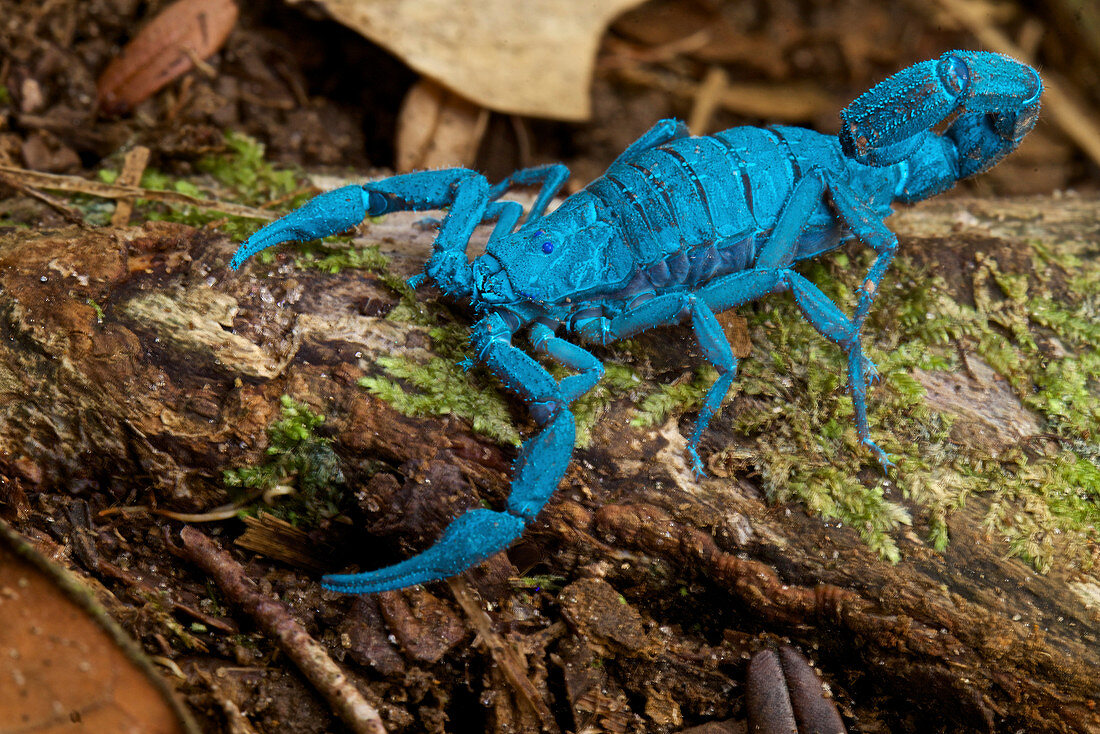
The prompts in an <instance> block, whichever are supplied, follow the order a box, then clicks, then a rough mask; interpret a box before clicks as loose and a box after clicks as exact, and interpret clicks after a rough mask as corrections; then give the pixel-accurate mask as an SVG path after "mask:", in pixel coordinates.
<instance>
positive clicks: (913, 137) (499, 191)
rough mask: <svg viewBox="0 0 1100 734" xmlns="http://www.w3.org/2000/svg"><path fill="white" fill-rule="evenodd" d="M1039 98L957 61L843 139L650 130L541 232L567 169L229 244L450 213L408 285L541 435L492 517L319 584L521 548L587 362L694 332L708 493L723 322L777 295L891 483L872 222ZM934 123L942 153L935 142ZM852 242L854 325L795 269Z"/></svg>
mask: <svg viewBox="0 0 1100 734" xmlns="http://www.w3.org/2000/svg"><path fill="white" fill-rule="evenodd" d="M1041 94H1042V84H1041V82H1040V80H1039V76H1038V74H1036V73H1035V71H1034V70H1032V69H1031V68H1029V67H1027V66H1025V65H1024V64H1020V63H1018V62H1016V61H1013V60H1012V59H1009V58H1007V57H1004V56H999V55H997V54H990V53H981V52H973V51H952V52H951V53H948V54H944V55H943V56H941V57H940V58H939V59H934V60H931V61H925V62H923V63H920V64H917V65H915V66H913V67H910V68H909V69H905V70H903V71H901V72H899V73H897V74H895V75H893V76H891V77H890V78H888V79H887V80H886V81H884V82H882V83H881V84H878V85H877V86H875V87H874V88H873V89H872V90H870V91H869V92H866V93H865V94H863V95H861V96H860V97H859V98H857V99H856V100H855V101H854V102H852V104H851V105H849V106H848V108H846V109H845V110H844V112H843V113H842V117H843V120H844V126H843V129H842V131H841V134H840V136H839V137H837V136H829V135H823V134H820V133H817V132H814V131H812V130H805V129H802V128H796V127H784V126H775V127H768V128H756V127H738V128H733V129H731V130H723V131H721V132H718V133H715V134H714V135H704V136H698V137H692V136H689V135H688V134H687V130H686V128H685V127H684V125H683V124H682V123H680V122H678V121H676V120H662V121H660V122H658V123H657V124H655V125H654V126H653V127H652V128H651V129H650V130H649V132H647V133H645V134H644V135H642V136H641V137H640V138H639V139H638V140H636V141H635V142H634V143H633V144H631V145H630V146H629V147H628V148H627V149H626V150H625V151H624V152H623V153H622V155H620V156H619V157H618V158H616V159H615V161H614V162H613V163H612V164H611V166H609V167H608V169H607V171H606V172H605V173H604V175H602V176H600V177H599V178H597V179H596V180H595V181H592V182H591V183H589V184H588V185H587V186H586V187H585V188H584V189H582V190H580V191H578V192H576V193H574V194H572V195H571V196H569V197H567V198H566V199H565V201H564V202H562V203H561V205H560V206H559V207H558V208H557V209H555V210H554V211H553V212H550V213H548V214H547V213H545V211H546V209H547V207H548V205H549V202H550V200H551V199H552V198H553V196H554V194H555V193H556V192H557V191H558V190H559V188H560V187H561V185H562V183H563V182H564V181H565V179H566V177H567V176H568V171H567V170H566V169H565V167H564V166H562V165H560V164H558V165H550V166H541V167H538V168H529V169H525V170H522V171H517V172H516V173H514V174H512V175H511V176H509V177H508V178H506V179H505V180H504V181H502V182H500V183H499V184H497V185H495V186H490V185H489V184H488V182H487V181H486V179H485V177H484V176H482V175H481V174H479V173H477V172H475V171H469V170H465V169H447V170H441V171H423V172H419V173H411V174H404V175H401V176H395V177H393V178H388V179H383V180H381V181H374V182H371V183H368V184H366V185H364V186H361V187H357V186H348V187H345V188H342V189H338V190H337V191H334V192H331V193H328V194H322V195H321V196H319V197H317V198H316V199H314V200H313V201H312V202H310V203H308V204H307V205H306V206H304V207H302V208H301V209H299V210H298V211H296V212H293V213H291V214H289V215H287V216H286V217H284V218H283V219H282V220H279V221H277V222H274V223H272V224H269V225H268V226H266V227H264V228H263V229H261V230H260V231H259V232H257V233H256V234H254V235H253V236H252V237H250V238H248V240H247V241H245V242H244V243H243V244H242V245H241V247H240V250H239V251H238V252H237V254H236V255H235V256H234V258H233V260H232V262H231V265H232V266H233V267H238V266H239V265H240V264H241V263H242V262H243V261H244V260H245V259H246V258H247V257H248V256H250V255H252V254H254V253H255V252H258V251H259V250H261V249H263V248H264V247H267V246H269V245H273V244H275V243H277V242H279V241H282V240H302V239H312V238H314V237H319V236H323V235H325V234H331V233H334V232H337V231H340V230H343V229H346V228H348V227H350V226H352V225H354V224H356V223H357V222H358V221H359V220H360V219H361V218H362V217H364V216H368V215H376V214H382V213H385V212H389V211H397V210H432V209H440V208H446V209H447V214H446V216H445V217H444V218H443V221H442V222H441V224H440V229H439V233H438V235H437V237H436V240H435V243H434V244H433V248H432V255H431V257H430V258H429V260H428V262H427V263H426V264H425V268H424V274H423V275H422V276H418V277H417V278H415V279H414V281H416V282H419V280H420V279H422V278H423V277H430V278H432V279H433V280H434V281H435V282H436V283H437V284H438V285H439V286H440V287H441V288H442V289H443V290H444V291H445V292H446V293H447V294H449V295H451V296H453V297H457V298H460V299H463V300H465V301H466V302H468V303H470V304H471V305H472V306H473V307H474V310H475V311H476V313H477V314H478V321H477V323H476V324H475V325H474V327H473V333H472V334H471V339H470V342H471V345H472V346H473V349H474V355H473V356H474V358H475V359H476V360H477V361H479V362H481V363H482V364H484V365H486V366H487V367H488V368H489V370H490V371H491V372H492V373H493V375H494V376H496V377H497V378H498V379H499V380H500V381H501V382H502V383H503V384H504V386H505V387H507V388H508V390H510V391H511V392H513V393H515V394H516V395H517V396H518V397H519V398H520V399H521V400H522V401H523V402H524V404H525V405H526V406H527V407H528V409H529V410H530V412H531V416H532V417H533V418H534V420H535V423H536V424H537V425H538V426H539V429H538V433H537V434H536V435H535V436H534V437H533V438H530V439H528V440H527V441H526V442H525V443H524V444H523V446H522V447H521V449H520V451H519V454H518V457H517V459H516V463H515V468H514V475H513V480H512V486H511V489H510V494H509V496H508V499H507V502H506V503H505V506H504V508H503V509H502V510H499V511H498V510H488V509H482V508H478V509H473V510H469V511H468V512H466V513H464V514H463V515H460V516H459V517H458V518H457V519H456V520H454V522H452V523H451V525H450V526H449V527H448V528H447V529H446V530H445V531H444V532H443V535H442V537H441V538H440V540H439V541H438V542H437V543H436V544H435V545H433V546H432V547H430V548H429V549H428V550H426V551H424V552H423V553H420V554H419V555H417V556H415V557H413V558H410V559H408V560H407V561H404V562H402V563H398V564H397V565H395V566H391V567H389V568H383V569H379V570H376V571H369V572H366V573H358V574H340V575H334V576H326V577H325V578H324V581H323V582H324V584H325V585H326V586H327V587H328V588H331V589H335V590H338V591H343V592H347V593H369V592H375V591H383V590H386V589H396V588H400V587H403V586H408V585H410V584H415V583H422V582H426V581H433V580H436V579H441V578H445V577H447V576H450V575H453V574H456V573H459V572H461V571H463V570H464V569H466V568H469V567H470V566H472V565H474V564H476V563H478V562H480V561H482V560H484V559H485V558H488V557H489V556H491V555H493V554H494V553H497V552H498V551H501V550H503V549H505V548H506V547H508V545H509V544H511V543H512V542H513V541H514V540H515V539H516V538H518V537H519V536H520V534H522V533H523V531H524V528H525V527H526V526H527V525H528V524H529V523H530V522H531V521H533V520H534V519H535V517H536V516H537V515H538V513H539V512H540V511H541V509H542V508H543V507H544V506H545V505H546V503H547V502H548V501H549V499H550V496H551V495H552V494H553V493H554V491H555V490H556V489H557V486H558V483H559V482H560V481H561V479H562V477H563V476H564V474H565V471H566V469H567V468H568V466H569V462H570V459H571V458H572V452H573V443H574V439H575V432H576V428H575V425H574V417H573V413H572V412H571V410H570V406H571V405H572V403H573V402H574V401H575V400H577V399H578V398H579V397H580V396H581V395H583V394H584V393H585V392H587V391H588V390H590V389H591V388H592V387H593V386H594V385H595V384H596V383H597V382H598V381H599V379H600V377H601V376H602V374H603V365H602V364H601V363H600V361H599V360H598V359H597V358H596V357H595V356H594V355H593V354H591V353H589V352H588V351H587V350H586V349H585V348H584V347H583V346H581V345H582V344H597V345H603V344H610V343H612V342H615V341H618V340H620V339H625V338H627V337H629V336H631V335H633V334H637V333H639V332H642V331H645V330H647V329H652V328H654V327H658V326H673V325H676V324H684V323H686V324H687V325H689V326H690V328H691V331H692V333H693V335H694V337H695V341H696V343H697V345H698V347H699V353H700V354H701V356H702V358H703V359H704V360H706V361H708V362H709V363H710V364H712V365H713V366H714V367H715V369H716V370H717V372H718V378H717V379H716V380H715V381H714V383H713V384H712V385H711V386H710V388H709V389H708V391H707V394H706V396H705V397H704V399H703V403H702V405H701V406H700V410H699V414H698V418H697V420H696V423H695V428H694V430H693V431H692V433H691V435H690V437H689V438H688V441H687V453H688V454H689V456H690V459H691V466H692V468H693V469H694V470H695V472H696V473H697V474H700V475H701V474H702V471H703V461H702V459H701V457H700V455H699V443H700V441H701V439H702V437H703V434H704V432H705V431H706V429H707V427H708V425H709V423H710V421H711V420H712V419H713V417H714V416H715V415H716V413H717V412H718V409H719V407H720V406H721V403H722V400H723V399H724V398H725V396H726V393H727V392H728V390H729V389H730V386H731V385H732V384H733V381H734V379H735V376H736V373H737V367H738V363H737V359H736V357H735V356H734V354H733V350H732V348H731V347H730V344H729V341H728V339H727V338H726V336H725V332H724V331H723V329H722V326H721V324H720V322H719V321H718V319H717V318H716V316H715V314H717V313H718V312H720V311H724V310H726V309H729V308H735V307H737V306H739V305H742V304H746V303H749V302H751V301H755V300H758V299H761V298H764V297H767V296H769V295H772V294H779V293H789V294H790V295H791V296H792V297H793V298H794V301H795V303H796V304H797V306H798V309H799V311H800V312H801V314H802V317H803V318H805V319H806V320H807V321H808V322H809V323H810V324H811V325H812V326H813V328H814V329H816V330H817V332H818V333H819V334H821V336H822V337H824V338H826V339H828V340H830V341H832V342H833V343H835V344H836V345H837V346H838V347H839V348H840V349H842V350H843V351H844V353H845V355H846V357H847V359H846V362H847V372H848V388H849V391H850V394H851V397H852V404H853V408H854V411H853V413H854V416H853V417H854V422H855V428H856V434H857V435H858V437H859V439H860V441H861V443H862V444H863V446H864V447H866V449H867V451H868V452H869V453H870V454H871V456H873V457H874V458H875V459H876V460H877V461H878V463H879V464H880V465H881V466H882V467H883V469H884V470H886V469H888V468H889V467H890V466H892V464H891V461H890V458H889V456H888V455H887V453H886V452H885V451H884V450H883V449H882V448H880V447H879V446H878V444H877V443H876V442H875V440H874V439H873V437H872V435H871V428H870V423H869V421H868V410H867V395H866V392H867V387H868V384H869V383H870V382H872V381H873V379H874V377H875V375H876V372H875V368H874V365H873V364H872V363H871V361H870V360H869V359H868V358H867V357H866V355H865V354H864V350H863V344H862V338H863V336H862V328H863V325H864V321H865V319H866V317H867V315H868V313H869V312H870V309H871V307H872V305H873V303H874V301H875V297H876V295H877V294H878V292H879V288H880V285H881V283H882V280H883V277H884V276H885V274H886V271H887V268H888V267H889V265H890V262H891V260H892V259H893V257H894V254H895V252H896V251H897V237H896V236H895V235H894V234H893V233H892V232H891V231H890V230H889V229H888V228H887V227H886V225H885V223H884V219H885V218H886V217H887V216H888V215H889V214H890V212H891V210H892V206H893V204H894V203H896V202H898V201H902V202H907V201H915V200H918V199H923V198H927V197H929V196H931V195H933V194H935V193H937V192H939V191H943V190H944V189H947V188H950V187H951V186H952V185H954V183H955V181H956V180H958V179H959V178H961V177H965V176H970V175H973V174H975V173H978V172H980V171H983V170H985V169H986V168H988V167H989V166H991V165H993V164H994V163H996V162H997V161H998V160H999V159H1000V158H1002V157H1003V156H1004V155H1006V154H1007V153H1009V152H1011V151H1012V150H1013V149H1014V148H1015V147H1016V146H1017V145H1018V144H1019V142H1020V140H1021V139H1022V138H1023V136H1024V135H1025V134H1026V133H1027V132H1028V131H1029V130H1030V129H1031V128H1032V126H1033V125H1034V124H1035V119H1036V116H1037V114H1038V110H1039V97H1040V95H1041ZM953 116H954V120H952V117H953ZM941 123H942V124H946V125H947V131H946V132H945V133H943V134H942V135H941V134H937V133H936V132H935V128H936V127H937V126H938V125H940V124H941ZM520 185H526V186H529V185H541V187H542V189H541V191H540V192H539V194H538V196H537V198H536V200H535V203H534V204H533V205H532V206H531V209H530V212H529V213H528V214H527V217H526V219H523V208H522V206H521V205H520V204H519V203H518V202H515V201H510V200H505V199H502V198H501V197H503V195H504V194H505V193H507V192H508V191H509V190H510V189H511V188H512V187H513V186H520ZM521 220H522V225H520V222H521ZM492 221H496V226H495V228H494V229H493V232H492V234H491V235H490V237H489V243H488V245H487V247H486V250H485V253H484V254H483V255H481V256H480V257H478V258H477V259H476V260H474V261H473V262H470V261H469V257H468V255H467V252H466V250H467V247H468V245H469V241H470V236H471V234H472V233H473V232H474V230H475V228H476V227H477V226H478V225H480V224H482V223H486V222H492ZM852 239H857V240H859V241H860V242H861V243H863V244H864V245H866V246H867V247H870V248H871V249H872V250H874V252H875V255H876V256H875V260H874V262H873V263H872V265H871V267H870V268H869V270H868V271H867V273H866V275H865V276H864V279H863V282H862V284H861V286H860V289H859V297H858V300H857V303H856V306H855V309H854V311H853V313H852V315H851V316H849V315H847V314H845V313H844V312H843V311H842V310H841V308H840V307H839V306H838V305H837V304H836V303H834V302H833V301H832V299H830V298H829V297H828V296H827V295H826V292H825V291H822V290H821V289H820V288H819V287H818V286H817V285H816V284H815V283H813V282H811V281H810V280H808V279H807V278H806V277H804V276H803V275H801V274H800V273H799V272H798V269H797V268H798V265H799V263H800V262H802V261H805V260H809V259H812V258H815V257H818V256H820V255H821V254H822V253H826V252H829V251H831V250H834V249H836V248H838V247H840V246H841V245H843V244H844V243H845V242H847V241H849V240H852ZM524 330H526V332H527V335H528V341H529V342H530V344H531V347H532V349H533V351H534V353H535V355H536V356H541V357H545V358H548V359H551V360H553V361H555V362H557V363H558V364H560V365H562V366H564V367H565V368H567V369H568V370H570V371H572V372H573V374H570V375H568V376H565V377H563V378H562V379H561V380H560V382H559V381H558V380H557V379H555V378H554V376H552V375H551V374H550V372H548V371H547V369H546V368H545V367H543V365H542V364H540V363H539V361H537V360H536V359H535V358H534V357H532V356H530V355H529V354H527V353H526V352H524V351H523V349H521V348H520V347H519V346H517V345H516V344H515V343H514V340H515V337H516V335H517V334H519V333H520V332H521V331H524Z"/></svg>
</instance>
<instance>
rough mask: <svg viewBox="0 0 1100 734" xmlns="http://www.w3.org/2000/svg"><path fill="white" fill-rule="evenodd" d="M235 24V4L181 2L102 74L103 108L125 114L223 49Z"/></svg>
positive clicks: (206, 0)
mask: <svg viewBox="0 0 1100 734" xmlns="http://www.w3.org/2000/svg"><path fill="white" fill-rule="evenodd" d="M236 22H237V6H236V5H234V4H233V1H232V0H176V2H174V3H172V4H171V5H169V6H168V7H167V8H165V9H164V10H163V11H162V12H161V13H160V14H159V15H157V17H155V18H154V19H153V20H152V21H151V22H150V23H149V25H147V26H145V27H144V28H142V29H141V31H140V32H139V33H138V34H137V35H136V36H134V38H133V40H131V41H130V42H129V43H128V44H126V46H125V48H123V49H122V53H121V54H120V55H119V56H117V57H116V58H115V59H113V60H112V61H111V63H109V64H108V65H107V68H106V69H104V70H103V74H102V75H100V77H99V81H97V82H96V88H97V90H98V92H99V106H100V109H102V110H103V111H104V112H106V113H108V114H121V113H123V112H126V111H127V110H129V109H131V108H132V107H133V106H134V105H136V104H138V103H139V102H141V101H143V100H145V99H147V98H148V97H150V96H152V94H153V93H154V92H156V91H157V90H158V89H160V88H161V87H163V86H164V85H165V84H167V83H168V82H170V81H172V80H173V79H175V78H176V77H178V76H180V75H181V74H184V73H186V72H187V71H189V70H190V69H191V68H192V67H193V66H195V65H196V64H197V63H200V62H201V61H202V60H203V59H205V58H207V57H208V56H210V55H211V54H213V53H214V52H215V51H217V50H218V49H219V48H221V46H222V44H223V43H225V39H226V38H228V37H229V32H230V31H231V30H233V26H234V24H235V23H236Z"/></svg>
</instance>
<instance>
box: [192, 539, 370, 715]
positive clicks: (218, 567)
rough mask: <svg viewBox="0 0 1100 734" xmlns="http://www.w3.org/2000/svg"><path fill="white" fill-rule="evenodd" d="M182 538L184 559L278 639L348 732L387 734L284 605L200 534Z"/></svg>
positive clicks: (349, 683)
mask: <svg viewBox="0 0 1100 734" xmlns="http://www.w3.org/2000/svg"><path fill="white" fill-rule="evenodd" d="M180 538H181V539H182V540H183V550H184V554H185V556H186V557H187V558H188V559H189V560H190V561H191V562H192V563H194V564H195V565H196V566H198V567H199V568H201V569H202V570H203V571H205V572H206V573H208V574H209V575H210V576H211V577H212V578H213V579H214V582H215V583H216V584H217V585H218V588H219V589H221V591H222V593H223V594H225V596H226V598H227V599H229V600H230V601H232V602H234V603H235V604H237V605H238V606H240V607H241V609H242V611H244V613H245V614H247V615H248V616H250V617H252V619H253V620H255V621H256V623H257V624H258V625H259V626H260V628H261V629H262V630H263V631H264V633H265V634H267V635H270V636H271V637H273V638H275V640H276V641H277V642H278V644H279V647H280V648H281V649H282V650H283V652H285V653H286V654H287V656H288V657H290V659H291V660H293V661H294V664H295V665H297V666H298V669H299V670H301V671H302V674H303V675H305V677H306V678H307V679H309V681H310V683H312V684H313V686H314V687H315V688H316V689H317V690H318V691H319V692H320V693H321V695H323V696H324V697H325V700H327V701H328V702H329V704H330V705H331V706H332V708H333V710H334V711H335V712H336V714H337V716H339V717H340V719H341V720H342V721H343V722H344V723H345V724H346V725H347V726H348V728H349V729H351V730H352V731H354V732H362V733H363V734H385V731H386V728H385V726H383V724H382V719H381V717H380V716H379V715H378V711H377V710H376V709H375V708H374V707H373V706H371V705H370V703H368V702H367V700H366V699H365V698H363V695H362V694H361V693H360V692H359V690H358V689H357V688H356V687H355V686H354V685H353V684H352V682H351V681H349V680H348V678H347V676H346V675H344V672H343V671H342V670H340V668H339V666H337V665H336V663H335V662H333V660H332V658H330V657H329V656H328V653H327V652H326V651H325V648H324V647H322V646H321V645H320V644H318V643H317V641H316V640H314V639H313V638H312V637H310V636H309V633H308V632H306V631H305V629H304V628H303V627H302V625H300V624H298V622H297V621H296V620H295V619H294V617H292V616H291V614H290V611H289V610H288V609H287V608H286V607H285V606H284V605H283V604H281V603H279V602H277V601H275V600H274V599H268V598H267V597H265V596H264V595H263V594H261V593H260V592H259V590H258V589H257V588H256V584H255V583H254V582H253V581H252V580H251V579H249V578H248V577H247V576H245V573H244V568H242V567H241V565H240V564H239V563H237V562H236V561H234V560H233V558H232V557H231V556H230V555H229V553H227V552H226V551H223V550H222V549H221V548H219V547H218V546H217V545H215V544H214V543H213V542H212V541H211V540H210V539H209V538H207V537H206V536H205V535H203V534H202V533H200V532H199V531H198V530H195V529H194V528H189V527H188V528H184V529H183V530H181V531H180Z"/></svg>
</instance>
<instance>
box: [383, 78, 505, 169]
mask: <svg viewBox="0 0 1100 734" xmlns="http://www.w3.org/2000/svg"><path fill="white" fill-rule="evenodd" d="M488 125H489V110H487V109H485V108H484V107H480V106H478V105H476V104H474V103H473V102H471V101H469V100H468V99H465V98H464V97H461V96H459V95H458V94H455V93H454V92H452V91H450V90H449V89H447V88H446V87H442V86H440V85H439V84H437V83H435V82H433V81H432V80H431V79H421V80H420V81H418V82H417V83H416V84H414V85H413V87H412V89H410V90H409V93H408V94H407V95H405V101H404V102H402V104H401V113H400V114H399V115H398V117H397V172H398V173H406V172H408V171H413V170H417V169H426V168H447V167H449V166H461V167H466V168H469V167H470V166H472V165H473V164H474V158H475V157H476V156H477V148H478V145H480V144H481V138H482V137H484V135H485V128H486V127H488Z"/></svg>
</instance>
